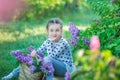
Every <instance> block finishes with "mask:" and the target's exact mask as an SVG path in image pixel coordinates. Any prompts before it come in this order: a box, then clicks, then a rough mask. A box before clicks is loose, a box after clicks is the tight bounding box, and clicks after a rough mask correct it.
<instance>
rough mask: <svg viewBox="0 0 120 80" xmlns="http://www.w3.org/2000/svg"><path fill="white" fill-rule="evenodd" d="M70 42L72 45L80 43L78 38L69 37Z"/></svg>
mask: <svg viewBox="0 0 120 80" xmlns="http://www.w3.org/2000/svg"><path fill="white" fill-rule="evenodd" d="M68 42H69V43H70V44H71V45H73V46H75V45H76V44H77V43H78V39H77V38H73V39H69V40H68Z"/></svg>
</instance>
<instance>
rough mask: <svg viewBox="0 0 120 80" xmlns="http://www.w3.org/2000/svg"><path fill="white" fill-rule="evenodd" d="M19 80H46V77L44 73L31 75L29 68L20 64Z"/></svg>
mask: <svg viewBox="0 0 120 80" xmlns="http://www.w3.org/2000/svg"><path fill="white" fill-rule="evenodd" d="M19 80H45V77H44V74H43V73H42V72H36V73H33V74H31V73H30V70H29V67H28V66H27V65H26V64H24V63H22V64H20V74H19Z"/></svg>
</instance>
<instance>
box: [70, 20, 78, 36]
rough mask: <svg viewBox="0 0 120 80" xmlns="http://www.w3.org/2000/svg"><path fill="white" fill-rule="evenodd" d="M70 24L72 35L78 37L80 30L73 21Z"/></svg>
mask: <svg viewBox="0 0 120 80" xmlns="http://www.w3.org/2000/svg"><path fill="white" fill-rule="evenodd" d="M69 24H70V27H69V31H70V33H71V35H72V37H73V38H76V37H77V36H78V35H79V32H80V30H79V29H78V28H77V27H76V26H75V25H74V24H73V23H72V22H70V23H69Z"/></svg>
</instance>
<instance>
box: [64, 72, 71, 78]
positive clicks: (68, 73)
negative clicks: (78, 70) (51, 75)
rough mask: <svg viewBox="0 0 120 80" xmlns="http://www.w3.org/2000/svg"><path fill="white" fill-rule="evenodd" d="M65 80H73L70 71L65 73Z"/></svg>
mask: <svg viewBox="0 0 120 80" xmlns="http://www.w3.org/2000/svg"><path fill="white" fill-rule="evenodd" d="M65 80H71V76H70V72H69V71H67V72H66V73H65Z"/></svg>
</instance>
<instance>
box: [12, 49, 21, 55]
mask: <svg viewBox="0 0 120 80" xmlns="http://www.w3.org/2000/svg"><path fill="white" fill-rule="evenodd" d="M11 54H12V55H14V56H19V55H22V51H21V50H16V51H12V52H11Z"/></svg>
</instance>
